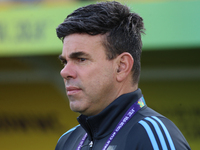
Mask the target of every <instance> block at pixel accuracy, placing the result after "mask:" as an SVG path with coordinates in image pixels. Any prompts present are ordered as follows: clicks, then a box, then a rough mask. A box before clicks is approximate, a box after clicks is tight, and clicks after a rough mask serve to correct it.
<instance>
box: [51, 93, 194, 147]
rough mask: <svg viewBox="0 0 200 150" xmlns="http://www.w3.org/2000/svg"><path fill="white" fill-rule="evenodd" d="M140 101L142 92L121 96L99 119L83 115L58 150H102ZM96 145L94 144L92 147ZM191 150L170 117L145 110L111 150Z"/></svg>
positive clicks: (61, 140) (142, 109)
mask: <svg viewBox="0 0 200 150" xmlns="http://www.w3.org/2000/svg"><path fill="white" fill-rule="evenodd" d="M140 97H142V92H141V90H140V89H138V90H136V91H135V92H132V93H128V94H124V95H121V96H120V97H118V98H117V99H116V100H115V101H113V102H112V103H111V104H110V105H109V106H107V107H106V108H105V109H104V110H103V111H102V112H101V113H99V114H98V115H96V116H90V117H87V116H84V115H80V116H79V117H78V121H79V123H80V125H78V126H76V127H74V128H72V129H71V130H69V131H67V132H66V133H65V134H63V135H62V136H61V137H60V139H59V140H58V143H57V145H56V149H55V150H76V149H77V147H78V145H79V143H80V141H81V139H82V138H83V136H84V135H85V133H86V132H87V134H88V136H87V138H86V140H85V141H84V143H83V145H82V147H81V150H102V148H103V147H104V145H105V143H106V142H107V140H108V138H109V137H110V135H111V133H112V132H113V130H114V129H115V127H116V126H117V124H118V122H119V121H120V120H121V118H122V117H123V115H124V114H125V113H126V112H127V110H128V109H129V108H130V107H131V105H132V104H133V103H135V102H136V101H137V100H138V99H139V98H140ZM91 141H92V144H91ZM156 149H158V150H175V149H176V150H190V146H189V144H188V143H187V141H186V139H185V138H184V136H183V135H182V133H181V132H180V131H179V129H178V128H177V127H176V126H175V125H174V123H173V122H171V121H170V120H169V119H167V118H166V117H164V116H162V115H161V114H159V113H157V112H155V111H154V110H152V109H151V108H149V107H147V106H144V107H143V108H141V109H140V110H139V111H138V112H137V113H136V114H135V115H134V116H133V117H132V118H131V119H130V120H129V121H128V122H127V123H126V124H125V126H124V127H122V128H121V130H120V131H119V132H118V133H117V135H116V136H115V137H114V139H113V140H112V142H111V143H110V144H109V146H108V148H107V150H156Z"/></svg>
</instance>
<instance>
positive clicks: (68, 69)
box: [60, 62, 76, 80]
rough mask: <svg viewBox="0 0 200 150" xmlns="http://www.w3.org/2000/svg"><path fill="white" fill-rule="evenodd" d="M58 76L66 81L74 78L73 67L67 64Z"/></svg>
mask: <svg viewBox="0 0 200 150" xmlns="http://www.w3.org/2000/svg"><path fill="white" fill-rule="evenodd" d="M60 75H61V76H62V77H63V78H64V79H66V80H69V79H70V78H73V79H74V78H76V71H75V67H74V66H73V65H72V64H70V63H69V62H68V63H67V64H66V65H65V66H64V68H63V69H62V70H61V71H60Z"/></svg>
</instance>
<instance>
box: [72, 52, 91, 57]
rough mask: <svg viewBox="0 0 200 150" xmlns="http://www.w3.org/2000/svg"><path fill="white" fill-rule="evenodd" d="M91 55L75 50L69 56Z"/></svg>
mask: <svg viewBox="0 0 200 150" xmlns="http://www.w3.org/2000/svg"><path fill="white" fill-rule="evenodd" d="M83 56H84V57H89V54H87V53H85V52H73V53H71V54H70V55H69V58H79V57H83Z"/></svg>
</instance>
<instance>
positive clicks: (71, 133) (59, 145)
mask: <svg viewBox="0 0 200 150" xmlns="http://www.w3.org/2000/svg"><path fill="white" fill-rule="evenodd" d="M82 132H84V131H83V129H82V128H81V126H80V125H77V126H75V127H73V128H72V129H70V130H68V131H67V132H65V133H64V134H63V135H62V136H61V137H60V138H59V140H58V142H57V145H56V148H55V150H61V149H63V147H64V145H65V143H67V142H68V140H69V137H70V139H73V137H74V138H76V137H78V136H80V134H81V133H82Z"/></svg>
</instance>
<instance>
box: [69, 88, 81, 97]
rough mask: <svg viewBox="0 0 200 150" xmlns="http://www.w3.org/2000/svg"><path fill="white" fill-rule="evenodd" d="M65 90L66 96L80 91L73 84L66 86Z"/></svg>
mask: <svg viewBox="0 0 200 150" xmlns="http://www.w3.org/2000/svg"><path fill="white" fill-rule="evenodd" d="M66 90H67V95H68V96H70V95H75V94H77V93H78V92H80V91H81V89H80V88H78V87H74V86H68V87H66Z"/></svg>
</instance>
